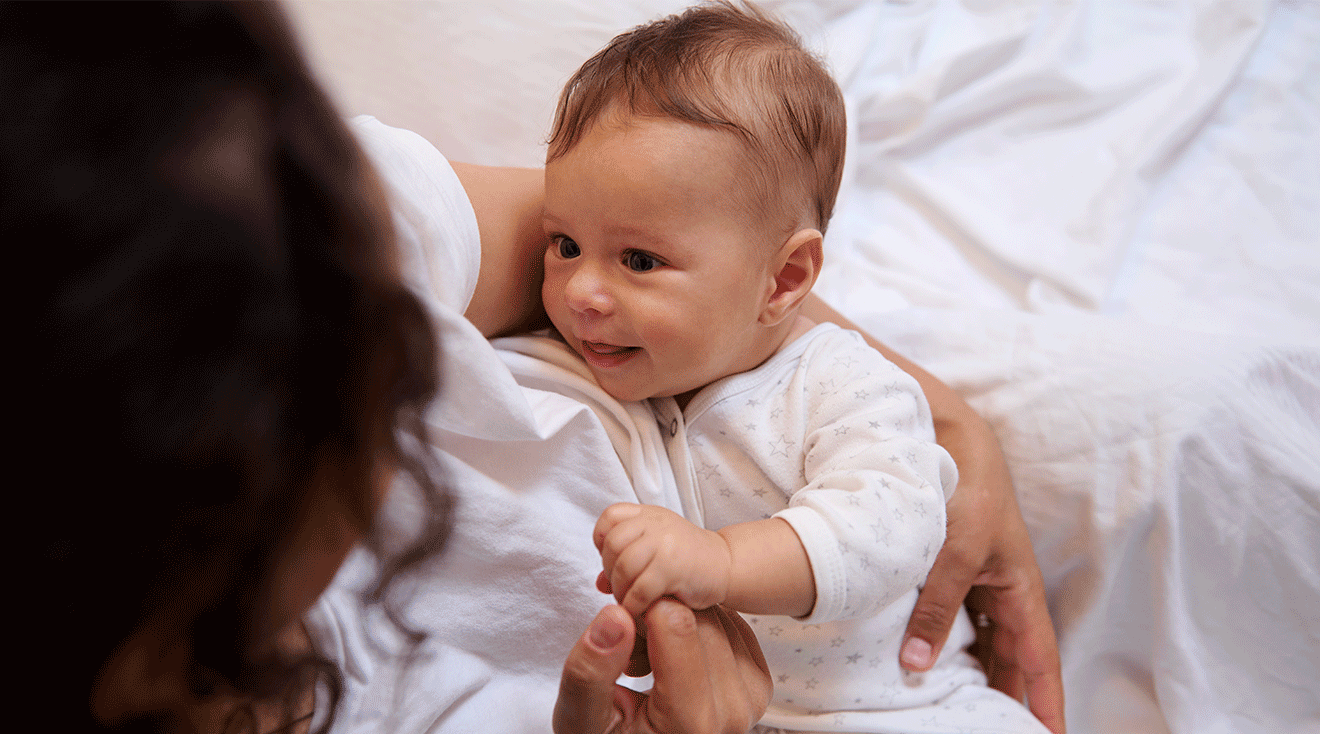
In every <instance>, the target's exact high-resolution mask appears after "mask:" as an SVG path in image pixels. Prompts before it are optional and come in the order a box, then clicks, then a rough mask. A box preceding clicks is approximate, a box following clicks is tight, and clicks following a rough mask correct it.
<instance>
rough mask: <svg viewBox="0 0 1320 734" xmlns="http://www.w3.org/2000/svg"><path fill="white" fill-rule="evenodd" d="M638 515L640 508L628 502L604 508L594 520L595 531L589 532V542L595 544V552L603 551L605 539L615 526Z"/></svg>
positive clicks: (640, 511)
mask: <svg viewBox="0 0 1320 734" xmlns="http://www.w3.org/2000/svg"><path fill="white" fill-rule="evenodd" d="M640 514H642V506H641V505H636V504H632V503H629V502H619V503H617V504H613V505H610V506H609V507H606V508H605V511H604V512H602V513H600V517H599V518H597V519H596V527H595V529H593V530H592V531H591V542H593V543H595V544H596V550H602V549H603V546H604V543H605V538H606V537H607V536H608V535H609V534H610V531H611V530H612V529H613V528H614V527H615V526H616V525H618V524H619V523H621V522H624V521H625V520H631V519H632V518H634V517H637V516H638V515H640Z"/></svg>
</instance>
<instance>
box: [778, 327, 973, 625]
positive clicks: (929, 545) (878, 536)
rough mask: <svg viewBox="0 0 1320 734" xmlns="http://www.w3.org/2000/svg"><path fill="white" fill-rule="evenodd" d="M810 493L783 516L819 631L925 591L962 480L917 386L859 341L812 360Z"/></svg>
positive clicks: (843, 338) (848, 340)
mask: <svg viewBox="0 0 1320 734" xmlns="http://www.w3.org/2000/svg"><path fill="white" fill-rule="evenodd" d="M804 360H809V362H808V363H807V364H806V365H805V369H806V370H807V374H808V377H807V379H806V380H805V381H804V385H806V386H807V387H806V392H807V394H806V395H805V396H803V399H804V400H805V401H806V404H807V407H808V409H807V410H806V411H804V412H805V415H806V420H807V426H806V437H805V440H804V441H803V450H804V452H805V457H804V474H805V478H806V480H807V483H806V486H804V487H803V488H802V489H800V490H798V491H797V492H795V493H794V494H793V496H792V497H791V498H790V500H789V506H788V508H787V509H785V510H782V511H781V512H779V513H777V514H776V517H780V518H782V519H784V520H785V521H787V522H788V523H789V524H790V525H792V526H793V529H794V530H795V531H796V532H797V534H798V537H799V538H800V539H801V541H802V544H803V547H804V548H805V549H806V551H807V556H808V558H809V559H810V561H811V567H812V573H813V575H814V577H815V583H816V605H815V607H814V608H813V609H812V612H811V614H810V615H809V616H808V617H807V618H806V619H805V620H804V621H806V622H808V623H820V622H826V621H832V620H837V619H847V618H853V617H860V616H866V615H870V614H874V613H876V612H877V611H879V610H880V609H883V608H884V607H886V606H888V605H889V604H891V603H893V602H894V601H895V600H896V599H898V598H899V597H900V596H902V595H903V594H904V593H906V592H908V591H909V590H911V589H914V588H916V587H917V586H919V585H920V584H921V583H923V582H924V581H925V578H926V574H927V573H928V572H929V571H930V568H931V566H932V564H934V562H935V556H936V555H937V554H938V553H939V550H940V546H941V545H942V544H943V543H944V532H945V522H946V515H945V506H944V505H945V502H946V501H947V499H948V497H949V496H951V495H952V493H953V490H954V487H955V485H956V484H957V481H958V474H957V469H956V467H955V466H954V463H953V459H952V457H950V456H949V454H948V452H947V451H945V450H944V449H943V447H941V446H940V445H939V444H937V443H935V431H934V427H933V424H932V421H931V414H930V407H929V405H928V404H927V402H926V398H925V396H924V395H923V394H922V392H921V388H920V386H919V385H918V384H917V382H916V380H915V379H913V378H912V377H911V376H910V375H908V374H907V373H906V372H904V371H903V370H901V369H899V368H898V367H897V366H896V365H894V364H893V363H891V362H889V361H888V360H886V359H885V358H884V357H883V356H882V355H881V354H880V353H879V352H877V351H875V350H874V349H871V348H870V347H868V346H867V345H866V344H865V343H864V342H863V341H862V340H861V338H860V336H859V335H857V334H856V333H855V332H848V331H838V332H835V333H832V334H830V335H829V336H827V337H825V338H823V339H822V340H820V343H817V344H813V346H812V348H811V349H810V350H809V351H808V353H807V354H806V355H805V356H804Z"/></svg>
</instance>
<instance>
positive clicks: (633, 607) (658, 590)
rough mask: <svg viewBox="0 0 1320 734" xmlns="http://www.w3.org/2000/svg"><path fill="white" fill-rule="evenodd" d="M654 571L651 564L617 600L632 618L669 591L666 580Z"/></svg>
mask: <svg viewBox="0 0 1320 734" xmlns="http://www.w3.org/2000/svg"><path fill="white" fill-rule="evenodd" d="M654 569H655V564H652V565H651V566H650V567H649V568H648V569H647V570H646V571H644V572H643V573H642V574H641V575H640V576H638V577H637V579H636V580H635V581H633V582H632V586H630V587H629V588H628V592H627V593H626V594H625V595H624V597H623V598H622V599H620V600H619V603H620V604H622V605H623V608H624V609H627V610H628V611H629V612H631V613H632V615H633V616H634V617H640V616H641V615H642V613H643V612H645V611H646V610H647V609H650V608H651V605H652V604H654V603H655V602H656V600H658V599H659V598H660V597H662V596H664V595H665V594H666V593H668V591H669V589H668V588H667V587H668V583H667V579H666V578H665V577H664V575H663V574H661V573H657V572H655V570H654Z"/></svg>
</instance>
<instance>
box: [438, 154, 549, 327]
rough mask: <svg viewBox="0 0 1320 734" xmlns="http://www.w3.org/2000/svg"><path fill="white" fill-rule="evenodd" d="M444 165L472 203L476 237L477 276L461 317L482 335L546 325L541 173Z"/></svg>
mask: <svg viewBox="0 0 1320 734" xmlns="http://www.w3.org/2000/svg"><path fill="white" fill-rule="evenodd" d="M450 165H451V166H453V169H454V173H456V174H458V180H459V182H461V183H462V184H463V190H464V191H465V192H467V195H468V200H469V201H471V202H472V209H473V210H474V211H475V212H476V215H477V228H478V230H480V233H481V274H480V275H479V276H478V278H477V290H476V292H475V293H474V294H473V295H472V302H471V303H469V304H468V308H467V310H466V311H464V312H463V315H464V316H466V317H467V319H468V321H471V322H472V323H473V324H475V325H476V327H477V328H478V329H480V330H481V333H482V334H484V335H486V336H488V337H490V336H500V335H503V334H512V333H515V332H519V331H530V330H532V329H536V328H540V327H541V326H546V325H548V324H549V321H548V320H547V319H546V316H545V309H544V308H542V306H541V280H542V277H543V273H542V270H543V263H544V257H545V236H544V234H543V233H542V230H541V209H542V207H543V206H544V200H545V172H544V171H542V170H541V169H539V168H497V167H493V166H477V165H473V164H470V163H457V162H451V163H450Z"/></svg>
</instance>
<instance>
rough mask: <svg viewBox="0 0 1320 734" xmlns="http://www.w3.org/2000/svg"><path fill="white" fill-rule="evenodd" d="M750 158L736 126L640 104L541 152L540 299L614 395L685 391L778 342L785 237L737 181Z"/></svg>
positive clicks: (753, 360)
mask: <svg viewBox="0 0 1320 734" xmlns="http://www.w3.org/2000/svg"><path fill="white" fill-rule="evenodd" d="M746 168H747V167H746V166H745V165H744V164H743V163H742V150H741V146H740V145H739V143H738V141H737V140H736V139H735V138H734V137H733V136H732V135H731V134H728V133H723V132H719V131H715V130H711V129H707V128H703V127H698V126H696V125H691V124H687V123H683V122H678V121H675V120H668V119H658V118H635V117H634V118H629V119H628V120H627V121H626V122H620V121H617V120H613V119H610V120H606V121H604V122H600V123H597V124H596V125H595V126H593V127H592V129H591V130H590V131H589V132H588V133H587V135H586V136H584V137H583V139H582V140H581V141H580V142H579V143H578V144H577V146H576V147H575V148H573V149H572V150H571V151H569V152H568V153H567V154H565V155H563V156H561V157H560V158H558V159H556V160H555V161H553V162H551V163H549V164H548V165H547V166H546V169H545V214H544V219H543V223H544V228H545V233H546V240H547V247H546V252H545V284H544V286H543V288H542V298H543V300H544V302H545V309H546V311H547V312H548V313H549V315H550V320H551V321H553V322H554V325H555V328H557V329H558V330H559V333H560V334H561V335H562V336H563V337H564V340H565V341H567V342H568V344H569V346H570V347H572V348H573V350H574V351H576V352H577V353H578V354H579V355H581V356H582V358H583V359H585V360H586V362H587V364H588V365H589V366H590V369H591V371H592V373H593V374H594V375H595V377H596V380H597V381H598V382H599V383H600V385H601V387H603V388H604V389H605V390H606V391H607V392H609V393H610V394H611V395H613V396H614V397H616V398H618V399H620V400H642V399H645V398H649V397H656V396H663V395H674V396H680V399H683V398H684V397H689V396H690V395H689V394H690V393H691V392H693V391H695V390H697V389H700V388H701V387H704V386H705V385H707V384H709V383H711V382H713V381H715V380H717V379H719V378H721V377H724V376H726V375H729V374H733V373H736V372H743V371H746V370H748V369H751V368H752V367H755V366H756V365H757V364H759V363H760V362H761V361H763V360H764V359H765V358H766V357H767V356H769V353H770V352H771V351H772V350H773V345H770V346H767V344H768V342H769V338H770V337H769V335H768V331H769V330H768V328H767V327H766V326H764V325H762V324H761V323H759V322H758V318H759V317H760V315H761V311H762V309H764V308H765V305H766V302H767V301H768V299H769V297H770V295H771V294H772V293H773V292H774V288H775V282H774V274H773V272H772V268H771V259H772V257H773V256H774V254H775V250H776V249H777V246H778V245H780V244H782V243H780V242H778V241H775V240H774V237H775V235H773V234H768V233H769V232H770V231H771V228H769V227H765V226H764V225H763V223H761V222H753V221H752V217H751V216H749V215H748V213H747V208H746V207H745V206H744V205H742V203H741V200H740V199H739V197H738V195H737V194H736V193H735V192H737V191H738V190H739V187H740V186H742V185H743V180H744V177H745V171H746Z"/></svg>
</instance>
